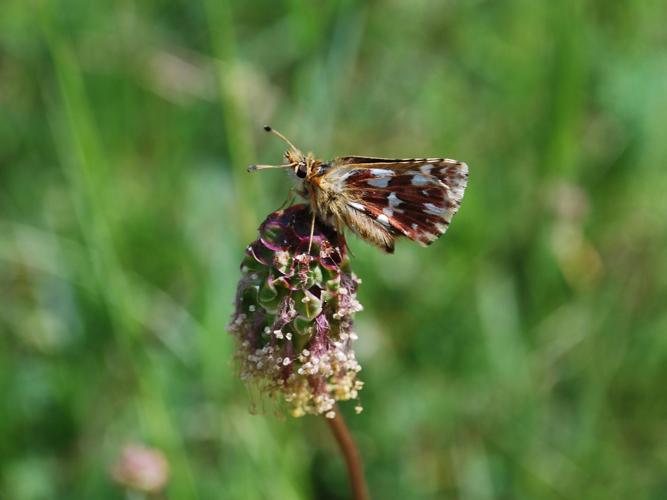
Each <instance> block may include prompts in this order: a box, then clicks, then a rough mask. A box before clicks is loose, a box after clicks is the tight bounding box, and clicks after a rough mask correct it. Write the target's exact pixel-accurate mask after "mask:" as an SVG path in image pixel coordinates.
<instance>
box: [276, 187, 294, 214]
mask: <svg viewBox="0 0 667 500" xmlns="http://www.w3.org/2000/svg"><path fill="white" fill-rule="evenodd" d="M294 198H295V194H294V188H293V187H291V188H290V189H289V193H288V194H287V199H286V200H285V201H284V203H283V204H282V205H280V208H278V210H282V209H283V208H285V207H288V206H290V205H291V204H292V203H294Z"/></svg>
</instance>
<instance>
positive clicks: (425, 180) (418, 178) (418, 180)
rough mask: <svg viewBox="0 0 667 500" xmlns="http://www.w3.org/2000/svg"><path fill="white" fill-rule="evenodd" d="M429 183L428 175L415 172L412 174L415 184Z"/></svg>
mask: <svg viewBox="0 0 667 500" xmlns="http://www.w3.org/2000/svg"><path fill="white" fill-rule="evenodd" d="M428 183H429V179H428V177H424V176H423V175H419V174H415V175H414V176H412V184H413V185H415V186H423V185H425V184H428Z"/></svg>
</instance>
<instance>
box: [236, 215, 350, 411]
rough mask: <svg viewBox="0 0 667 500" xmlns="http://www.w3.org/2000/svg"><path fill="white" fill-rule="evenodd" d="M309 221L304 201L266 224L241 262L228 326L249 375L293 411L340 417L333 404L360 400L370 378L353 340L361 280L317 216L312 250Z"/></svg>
mask: <svg viewBox="0 0 667 500" xmlns="http://www.w3.org/2000/svg"><path fill="white" fill-rule="evenodd" d="M310 225H311V214H310V211H309V209H308V207H307V206H305V205H295V206H292V207H290V208H287V209H285V210H282V211H278V212H274V213H272V214H270V215H269V216H268V217H267V219H266V220H265V221H264V222H263V223H262V225H261V226H260V228H259V238H258V239H257V240H256V241H254V242H253V243H252V244H251V245H250V246H248V248H247V250H246V257H245V258H244V260H243V262H242V264H241V273H242V276H241V280H240V281H239V284H238V289H237V296H236V311H235V312H234V315H233V317H232V321H231V323H230V326H229V329H230V331H231V333H232V334H233V335H234V336H235V337H236V339H237V351H236V355H235V358H236V360H237V362H238V364H239V369H240V375H241V378H242V379H243V380H245V381H247V382H248V383H250V384H253V385H256V386H257V387H259V389H260V391H261V392H262V393H264V394H267V395H269V396H271V397H277V398H278V399H282V400H283V401H285V402H286V403H287V404H288V405H289V406H290V407H291V413H292V415H294V416H302V415H305V414H306V413H311V414H324V415H325V416H328V417H333V407H334V403H335V402H336V401H338V400H348V399H357V397H358V396H357V394H358V391H359V390H360V389H361V387H362V385H363V384H362V382H360V381H359V380H357V373H358V372H359V371H360V370H361V366H360V365H359V363H358V362H357V360H356V358H355V355H354V351H353V350H352V345H351V344H352V341H353V340H355V339H356V335H355V334H354V333H353V332H352V317H353V315H354V313H355V312H357V311H360V310H361V309H362V307H361V304H359V302H358V301H357V299H356V290H357V286H358V284H359V282H360V281H359V279H358V278H357V277H356V276H355V275H354V274H353V273H352V272H351V271H350V266H349V260H348V258H347V251H346V246H345V239H344V238H343V236H342V235H341V234H339V233H337V232H336V231H335V230H333V229H332V228H330V227H327V226H324V225H322V224H320V223H319V222H317V223H316V224H315V230H314V233H313V238H312V246H311V248H310V251H309V246H310ZM357 408H358V411H359V410H360V407H359V406H358V407H357Z"/></svg>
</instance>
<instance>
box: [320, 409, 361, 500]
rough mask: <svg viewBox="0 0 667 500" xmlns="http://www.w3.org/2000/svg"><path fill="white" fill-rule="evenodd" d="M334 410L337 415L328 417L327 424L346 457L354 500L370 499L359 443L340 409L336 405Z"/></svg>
mask: <svg viewBox="0 0 667 500" xmlns="http://www.w3.org/2000/svg"><path fill="white" fill-rule="evenodd" d="M334 412H335V413H336V416H335V417H334V418H327V419H325V420H326V421H327V424H329V427H330V428H331V432H332V433H333V435H334V437H335V438H336V441H337V442H338V445H339V446H340V450H341V452H342V453H343V457H344V458H345V465H346V466H347V474H348V476H350V486H352V495H353V498H354V500H369V498H370V497H369V496H368V487H367V486H366V480H365V479H364V466H363V464H362V462H361V457H360V456H359V450H357V445H356V444H355V442H354V439H353V438H352V434H350V430H349V429H348V428H347V424H346V423H345V419H343V415H342V414H341V412H340V409H339V408H338V407H337V406H336V407H334Z"/></svg>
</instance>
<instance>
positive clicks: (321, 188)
mask: <svg viewBox="0 0 667 500" xmlns="http://www.w3.org/2000/svg"><path fill="white" fill-rule="evenodd" d="M264 130H266V131H267V132H271V133H273V134H275V135H277V136H278V137H279V138H280V139H282V140H283V141H285V142H286V143H287V144H288V145H289V147H290V149H288V150H287V151H286V152H285V160H286V161H287V163H285V164H283V165H250V166H249V167H248V171H255V170H262V169H266V168H289V169H291V170H292V171H293V172H294V174H295V175H296V176H297V177H298V178H299V179H300V180H301V186H300V188H299V189H298V191H297V192H298V193H299V194H300V195H301V196H303V197H304V198H305V199H306V200H307V201H308V202H309V203H310V207H311V211H312V213H313V219H312V224H311V234H312V231H313V229H314V227H315V218H316V217H317V218H319V219H320V220H321V221H322V222H324V223H325V224H329V225H331V226H333V227H334V228H335V229H336V230H337V231H339V232H341V233H342V231H343V229H344V228H345V227H347V228H349V229H350V230H351V231H352V232H353V233H355V234H356V235H358V236H359V237H360V238H362V239H363V240H365V241H367V242H369V243H371V244H373V245H376V246H378V247H380V248H381V249H383V250H384V251H385V252H388V253H392V252H393V251H394V240H395V239H396V238H397V237H400V236H405V237H407V238H409V239H411V240H413V241H416V242H417V243H420V244H421V245H423V246H426V245H430V244H431V243H433V242H434V241H435V240H437V239H438V238H439V237H440V236H442V235H443V234H444V233H445V231H447V228H448V227H449V224H450V223H451V221H452V217H453V216H454V214H455V213H456V212H457V211H458V210H459V207H460V206H461V200H462V199H463V192H464V191H465V188H466V185H467V182H468V166H467V165H466V164H465V163H463V162H460V161H457V160H450V159H448V158H411V159H388V158H372V157H366V156H341V157H339V158H335V159H333V160H331V161H328V162H324V161H321V160H318V159H316V158H315V157H314V156H313V154H312V153H308V154H303V153H302V152H301V151H300V150H299V149H298V148H297V147H295V146H294V144H292V143H291V142H290V141H289V140H288V139H287V138H286V137H285V136H284V135H282V134H281V133H280V132H278V131H276V130H274V129H272V128H271V127H269V126H266V127H264ZM311 241H312V237H311ZM309 251H310V249H309Z"/></svg>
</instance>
